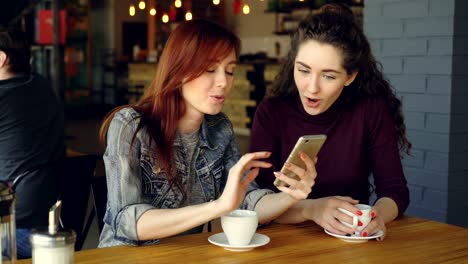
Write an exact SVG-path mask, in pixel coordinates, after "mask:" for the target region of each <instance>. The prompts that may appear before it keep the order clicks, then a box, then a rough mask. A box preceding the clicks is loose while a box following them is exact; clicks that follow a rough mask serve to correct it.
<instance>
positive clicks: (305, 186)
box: [274, 152, 317, 201]
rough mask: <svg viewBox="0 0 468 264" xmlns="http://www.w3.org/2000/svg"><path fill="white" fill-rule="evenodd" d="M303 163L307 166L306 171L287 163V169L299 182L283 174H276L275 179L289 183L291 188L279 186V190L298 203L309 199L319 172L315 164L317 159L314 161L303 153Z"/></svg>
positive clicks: (301, 154)
mask: <svg viewBox="0 0 468 264" xmlns="http://www.w3.org/2000/svg"><path fill="white" fill-rule="evenodd" d="M299 155H300V157H301V160H302V162H304V164H305V165H306V167H305V169H303V168H301V167H299V166H296V165H294V164H292V163H286V164H285V165H286V168H287V169H288V170H290V171H291V172H293V173H295V174H296V175H297V176H298V177H299V180H296V179H293V178H290V177H288V176H286V175H285V174H283V173H281V172H274V174H275V177H276V178H278V179H280V180H281V181H283V182H285V183H287V184H288V185H289V186H288V187H286V186H277V188H278V190H280V191H282V192H284V193H286V194H288V195H289V196H290V197H291V198H293V199H294V200H296V201H299V200H304V199H307V197H308V196H309V194H310V192H311V191H312V186H314V184H315V178H316V177H317V171H316V170H315V164H316V163H317V157H315V159H314V160H312V159H311V158H310V157H309V156H307V154H305V153H303V152H301V153H300V154H299Z"/></svg>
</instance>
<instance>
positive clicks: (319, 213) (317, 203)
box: [303, 196, 359, 235]
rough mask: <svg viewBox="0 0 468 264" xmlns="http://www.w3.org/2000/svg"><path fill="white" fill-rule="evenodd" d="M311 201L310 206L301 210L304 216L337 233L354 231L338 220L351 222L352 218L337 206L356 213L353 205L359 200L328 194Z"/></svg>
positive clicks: (351, 232) (343, 233)
mask: <svg viewBox="0 0 468 264" xmlns="http://www.w3.org/2000/svg"><path fill="white" fill-rule="evenodd" d="M311 201H313V202H312V204H311V206H310V208H306V209H305V210H304V212H303V215H304V217H305V218H307V219H310V220H312V221H314V222H315V223H316V224H318V225H320V226H321V227H323V228H324V229H326V230H328V231H330V232H332V233H334V234H337V235H346V234H353V233H354V232H355V231H356V230H355V229H354V228H352V227H349V226H346V225H344V224H343V223H341V222H340V221H342V222H346V223H350V224H352V223H353V218H352V217H351V216H349V215H347V214H346V213H343V212H342V211H340V210H338V208H342V209H345V210H347V211H350V212H353V213H356V212H355V211H357V209H356V207H354V205H355V204H357V203H358V202H359V201H358V200H354V199H353V198H351V197H348V196H329V197H323V198H319V199H314V200H311Z"/></svg>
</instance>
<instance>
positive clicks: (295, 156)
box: [273, 135, 327, 186]
mask: <svg viewBox="0 0 468 264" xmlns="http://www.w3.org/2000/svg"><path fill="white" fill-rule="evenodd" d="M326 139H327V136H326V135H308V136H302V137H300V138H299V139H298V140H297V142H296V145H295V146H294V148H293V149H292V151H291V153H290V154H289V156H288V158H287V160H286V162H289V163H292V164H294V165H296V166H298V167H301V168H305V164H304V162H303V161H302V160H301V157H300V156H299V153H300V152H304V153H305V154H307V156H309V157H310V158H311V159H313V158H315V156H317V154H318V152H319V151H320V148H322V145H323V143H324V142H325V140H326ZM286 162H285V163H286ZM281 172H282V173H283V174H285V175H286V176H288V177H290V178H293V179H299V177H298V176H297V175H296V174H295V173H293V172H292V171H290V170H288V169H286V167H285V166H284V164H283V167H282V168H281ZM273 184H274V185H275V186H288V184H287V183H285V182H283V181H281V180H279V179H275V182H274V183H273Z"/></svg>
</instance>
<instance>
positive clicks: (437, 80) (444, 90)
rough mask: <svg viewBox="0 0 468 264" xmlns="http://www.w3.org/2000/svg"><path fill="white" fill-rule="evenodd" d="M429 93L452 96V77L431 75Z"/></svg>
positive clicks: (428, 86) (428, 81)
mask: <svg viewBox="0 0 468 264" xmlns="http://www.w3.org/2000/svg"><path fill="white" fill-rule="evenodd" d="M427 92H428V93H430V94H443V95H450V94H452V76H450V75H431V76H429V77H428V78H427Z"/></svg>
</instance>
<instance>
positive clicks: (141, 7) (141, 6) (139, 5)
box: [138, 1, 146, 10]
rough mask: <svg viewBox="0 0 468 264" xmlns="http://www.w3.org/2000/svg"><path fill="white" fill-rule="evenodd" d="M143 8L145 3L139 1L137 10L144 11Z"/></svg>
mask: <svg viewBox="0 0 468 264" xmlns="http://www.w3.org/2000/svg"><path fill="white" fill-rule="evenodd" d="M145 7H146V3H145V1H140V2H139V3H138V8H140V9H141V10H143V9H145Z"/></svg>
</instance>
